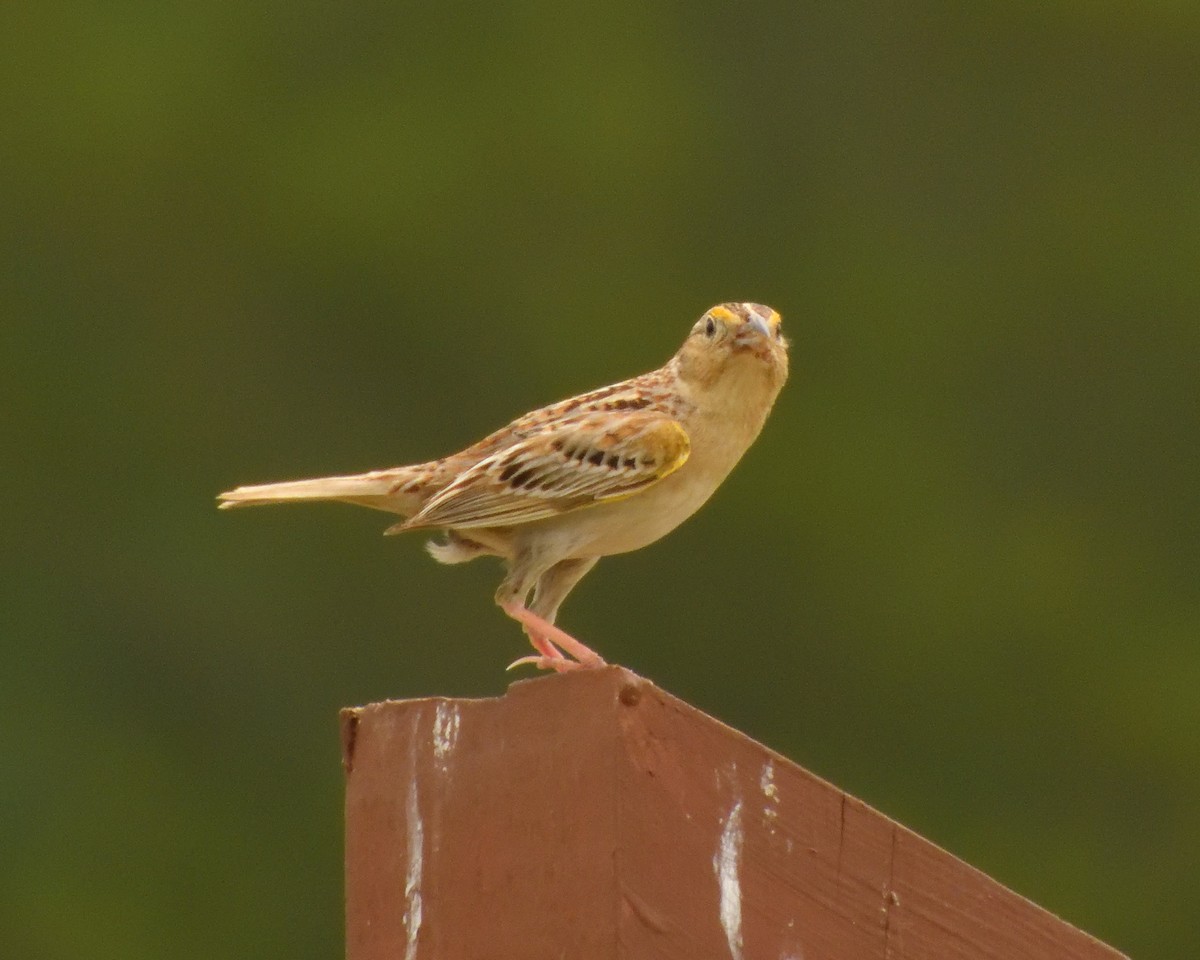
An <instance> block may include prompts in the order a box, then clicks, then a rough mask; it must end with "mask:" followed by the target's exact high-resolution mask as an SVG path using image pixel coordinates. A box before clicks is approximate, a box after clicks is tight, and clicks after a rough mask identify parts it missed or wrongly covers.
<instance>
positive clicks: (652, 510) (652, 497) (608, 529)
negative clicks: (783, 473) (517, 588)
mask: <svg viewBox="0 0 1200 960" xmlns="http://www.w3.org/2000/svg"><path fill="white" fill-rule="evenodd" d="M682 473H683V471H680V474H682ZM719 483H720V480H719V479H717V478H714V479H712V480H711V481H709V480H708V479H707V478H705V477H703V476H699V477H698V476H695V475H692V476H680V475H679V474H676V475H675V476H671V477H667V478H666V479H665V480H663V481H661V482H660V483H657V484H655V485H654V486H653V487H651V488H650V489H649V490H646V491H643V492H642V493H637V494H634V495H633V496H631V497H627V498H626V499H624V500H618V501H615V502H612V503H600V504H597V505H596V506H594V507H585V508H584V509H582V510H576V511H573V512H571V513H568V514H564V515H562V516H561V517H554V518H553V519H551V520H543V521H540V522H539V523H538V524H537V525H538V526H542V525H544V527H545V528H546V532H550V531H553V533H554V534H557V535H558V537H560V538H561V541H562V547H563V549H564V550H565V551H567V552H568V555H569V556H572V557H606V556H611V555H612V554H615V553H629V552H630V551H631V550H640V549H641V548H642V547H644V546H646V545H647V544H651V543H653V542H654V541H655V540H658V539H660V538H661V537H664V536H666V535H667V534H668V533H670V532H671V531H672V530H674V529H675V528H676V527H677V526H679V524H681V523H683V521H684V520H686V519H687V518H688V517H690V516H691V515H692V514H693V513H695V512H696V511H697V510H698V509H700V507H701V506H703V505H704V502H705V501H706V500H707V499H708V498H709V497H710V496H712V493H713V491H714V490H716V488H717V486H718V484H719Z"/></svg>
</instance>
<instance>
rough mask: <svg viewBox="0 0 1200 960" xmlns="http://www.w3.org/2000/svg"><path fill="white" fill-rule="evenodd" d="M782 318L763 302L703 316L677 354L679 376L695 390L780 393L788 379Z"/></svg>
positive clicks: (715, 309)
mask: <svg viewBox="0 0 1200 960" xmlns="http://www.w3.org/2000/svg"><path fill="white" fill-rule="evenodd" d="M787 348H788V344H787V341H786V340H785V339H784V338H783V320H782V318H781V317H780V316H779V314H778V313H777V312H776V311H774V310H772V309H771V308H770V307H764V306H763V305H762V304H760V303H722V304H718V305H717V306H715V307H712V308H711V309H709V310H708V311H706V312H705V314H704V316H702V317H701V318H700V319H699V320H697V321H696V325H695V326H694V327H692V332H691V333H689V334H688V338H687V340H685V341H684V342H683V346H682V347H680V348H679V353H678V354H676V362H677V364H678V370H679V375H680V377H681V378H682V379H683V380H684V381H685V382H687V383H688V384H689V385H691V386H693V387H699V388H702V389H703V388H709V387H713V386H716V385H717V384H718V383H724V382H729V385H730V386H731V387H734V388H735V389H736V388H737V387H738V386H740V385H741V383H740V382H741V381H746V383H745V386H746V387H747V388H749V387H750V386H751V384H762V385H763V386H765V387H767V388H768V389H770V390H772V399H773V398H774V393H777V392H778V391H779V389H780V388H781V387H782V386H783V383H784V381H785V380H786V379H787V372H788V354H787Z"/></svg>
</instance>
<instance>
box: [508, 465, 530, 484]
mask: <svg viewBox="0 0 1200 960" xmlns="http://www.w3.org/2000/svg"><path fill="white" fill-rule="evenodd" d="M532 477H533V468H532V467H530V468H529V469H528V470H522V471H521V472H520V473H518V474H517V475H516V476H515V477H513V478H512V483H511V485H512V487H513V488H514V489H515V488H517V487H523V486H525V484H526V483H528V482H529V481H530V479H531V478H532Z"/></svg>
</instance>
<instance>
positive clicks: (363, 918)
mask: <svg viewBox="0 0 1200 960" xmlns="http://www.w3.org/2000/svg"><path fill="white" fill-rule="evenodd" d="M342 742H343V758H344V764H345V770H346V935H347V947H346V956H347V958H348V960H384V958H387V960H399V958H403V960H508V958H512V960H543V958H544V960H562V958H569V960H608V958H630V960H651V958H678V960H706V958H722V960H725V958H731V960H758V958H771V960H859V958H864V957H880V958H885V960H886V958H889V957H894V958H909V960H922V958H939V960H951V958H953V960H959V958H961V960H968V958H969V960H976V958H978V960H984V958H987V960H1008V958H1011V960H1041V958H1045V960H1085V958H1086V960H1117V958H1120V957H1121V956H1122V955H1121V954H1119V953H1118V952H1117V951H1115V950H1113V949H1112V948H1110V947H1107V946H1105V945H1104V944H1102V943H1100V942H1099V941H1097V940H1095V939H1093V938H1092V937H1090V936H1089V935H1088V934H1086V933H1083V932H1081V931H1080V930H1078V929H1076V928H1074V927H1072V926H1070V925H1069V924H1067V923H1064V922H1063V921H1061V920H1059V919H1057V918H1055V917H1054V916H1052V915H1051V914H1049V913H1047V912H1046V911H1044V910H1042V909H1041V908H1040V907H1037V906H1035V905H1034V904H1032V903H1030V902H1029V901H1028V900H1025V899H1023V898H1021V897H1019V896H1017V895H1016V894H1014V893H1012V892H1011V891H1009V890H1007V889H1005V888H1004V887H1002V886H1000V884H998V883H996V882H995V881H993V880H991V879H989V878H988V877H986V876H984V875H983V874H981V873H980V872H979V871H977V870H975V869H973V868H972V867H969V866H967V865H966V864H965V863H963V862H962V861H960V860H957V859H955V858H954V857H952V856H951V855H950V854H948V853H946V852H945V851H943V850H940V849H939V848H937V847H936V846H934V845H933V844H932V843H930V842H929V841H927V840H923V839H922V838H921V837H919V836H917V835H916V834H914V833H912V832H911V831H910V830H906V829H905V828H904V827H902V826H900V825H899V824H897V823H895V822H894V821H892V820H889V819H888V818H887V817H885V816H883V815H882V814H880V813H878V812H876V811H875V810H872V809H871V808H870V807H868V806H867V805H866V804H864V803H862V802H861V801H859V800H855V799H854V798H853V797H849V796H847V795H846V794H845V793H844V792H842V791H841V790H838V789H837V788H836V787H834V786H831V785H830V784H828V783H826V782H824V781H823V780H820V779H819V778H817V777H815V776H813V775H812V774H811V773H808V772H807V771H805V770H803V769H801V768H800V767H798V766H796V765H795V764H793V763H791V762H789V761H788V760H786V759H784V758H783V757H781V756H779V755H778V754H776V753H773V752H771V751H770V750H768V749H767V748H766V747H764V746H762V745H761V744H758V743H755V742H754V741H753V740H750V739H749V738H747V737H746V736H744V735H742V734H741V733H739V732H737V731H736V730H732V729H730V728H729V727H727V726H725V725H723V724H721V723H719V722H718V721H716V720H714V719H712V718H711V717H709V716H707V715H705V714H703V713H701V712H700V711H698V710H696V709H694V708H693V707H690V706H688V705H687V704H686V703H683V702H681V701H679V700H677V699H675V698H674V697H671V696H670V695H669V694H666V693H664V692H663V691H662V690H659V689H658V688H657V687H655V686H654V685H653V684H651V683H649V682H648V681H646V680H643V679H641V678H640V677H637V676H635V675H634V674H631V673H629V672H628V671H626V670H623V669H621V668H617V667H610V668H605V669H603V670H596V671H580V672H578V673H574V674H565V675H561V676H550V677H544V678H540V679H536V680H531V681H525V682H521V683H517V684H514V685H513V686H512V687H511V688H510V689H509V691H508V694H507V695H506V696H504V697H502V698H500V699H494V700H446V699H428V700H410V701H401V702H387V703H377V704H372V705H370V706H366V707H360V708H357V709H352V710H345V711H343V713H342Z"/></svg>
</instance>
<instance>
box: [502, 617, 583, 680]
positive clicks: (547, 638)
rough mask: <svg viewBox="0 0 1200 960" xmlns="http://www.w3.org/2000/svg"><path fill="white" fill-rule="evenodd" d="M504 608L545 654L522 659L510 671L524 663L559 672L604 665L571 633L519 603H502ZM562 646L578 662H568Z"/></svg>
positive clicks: (535, 647)
mask: <svg viewBox="0 0 1200 960" xmlns="http://www.w3.org/2000/svg"><path fill="white" fill-rule="evenodd" d="M500 609H501V610H503V611H504V612H505V613H506V614H508V615H509V616H510V617H512V618H513V619H514V620H516V621H517V622H518V623H519V624H521V626H523V627H524V628H525V633H526V634H527V635H528V636H529V642H530V643H532V644H533V647H534V649H535V650H537V651H538V653H539V654H541V656H538V657H522V658H521V659H520V660H518V661H516V663H513V664H511V665H510V668H509V669H511V668H512V667H515V666H517V665H519V664H522V663H532V664H534V665H535V666H537V667H539V668H540V669H542V670H547V669H548V670H556V671H558V672H559V673H565V672H566V671H568V670H576V669H579V668H580V667H588V668H595V667H602V666H604V659H603V658H602V657H601V656H600V655H599V654H598V653H596V652H595V651H594V650H591V649H589V648H588V647H586V646H584V645H583V644H582V643H580V642H579V641H578V640H576V639H575V638H574V637H573V636H571V635H570V634H569V633H567V632H565V631H563V630H560V629H559V628H558V627H556V626H554V624H552V623H549V622H547V621H546V620H544V619H542V618H541V617H539V616H538V615H537V614H536V613H534V612H533V611H531V610H527V609H525V607H523V606H522V605H521V604H519V603H517V602H516V601H515V600H514V601H512V602H511V603H504V604H501V605H500ZM558 647H561V648H562V649H563V650H565V651H566V652H567V654H569V655H570V656H572V657H574V658H575V659H574V660H568V659H566V658H565V657H564V656H563V655H562V653H560V652H559V650H558Z"/></svg>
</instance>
